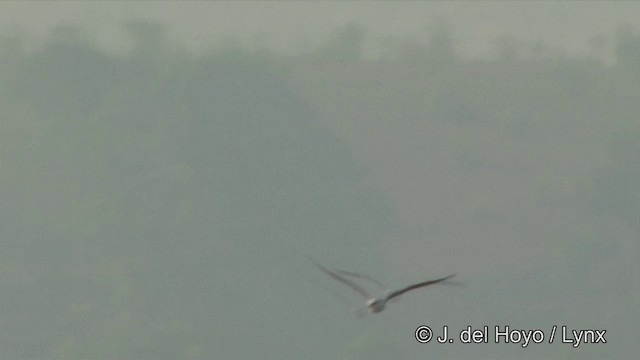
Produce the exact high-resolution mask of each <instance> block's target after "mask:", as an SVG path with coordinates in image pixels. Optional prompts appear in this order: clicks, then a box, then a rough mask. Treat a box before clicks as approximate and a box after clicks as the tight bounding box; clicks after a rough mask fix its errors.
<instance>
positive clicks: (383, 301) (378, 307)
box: [309, 258, 455, 314]
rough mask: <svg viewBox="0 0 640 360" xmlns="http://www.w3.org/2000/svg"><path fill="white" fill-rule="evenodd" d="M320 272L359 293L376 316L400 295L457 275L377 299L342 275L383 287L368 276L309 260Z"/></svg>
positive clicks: (370, 311)
mask: <svg viewBox="0 0 640 360" xmlns="http://www.w3.org/2000/svg"><path fill="white" fill-rule="evenodd" d="M309 259H310V260H311V261H312V262H313V263H314V264H315V265H316V266H317V267H318V268H319V269H320V270H322V271H323V272H324V273H326V274H327V275H329V276H331V277H332V278H333V279H335V280H338V281H340V282H341V283H343V284H345V285H347V286H349V287H350V288H351V289H352V290H354V291H355V292H357V293H358V294H360V295H361V296H362V297H364V298H365V300H366V306H367V310H368V312H369V313H372V314H375V313H379V312H381V311H382V310H384V309H385V307H386V305H387V303H388V302H389V301H391V300H395V299H397V298H398V297H399V296H400V295H402V294H404V293H407V292H409V291H412V290H415V289H419V288H423V287H426V286H429V285H434V284H437V283H440V282H443V281H446V280H449V279H450V278H452V277H454V276H455V274H452V275H449V276H445V277H443V278H439V279H435V280H428V281H423V282H420V283H417V284H414V285H410V286H407V287H405V288H402V289H399V290H395V291H391V292H387V293H386V294H385V295H384V296H382V297H380V298H376V297H373V296H371V295H370V294H369V293H368V292H367V291H366V290H365V289H364V288H362V287H361V286H359V285H358V284H356V283H354V282H353V281H351V280H349V279H347V278H346V277H344V276H341V274H342V275H347V276H352V277H358V278H363V279H368V280H371V281H373V282H375V283H376V284H378V285H380V286H382V284H380V283H379V282H378V281H376V280H374V279H373V278H371V277H369V276H366V275H360V274H357V273H353V272H349V271H341V270H337V271H331V270H329V269H327V268H325V267H324V266H322V265H320V264H318V263H317V262H316V261H315V260H313V259H311V258H309Z"/></svg>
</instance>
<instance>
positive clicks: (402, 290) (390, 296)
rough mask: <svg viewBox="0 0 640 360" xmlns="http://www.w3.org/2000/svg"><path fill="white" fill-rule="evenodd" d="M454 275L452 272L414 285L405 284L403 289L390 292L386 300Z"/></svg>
mask: <svg viewBox="0 0 640 360" xmlns="http://www.w3.org/2000/svg"><path fill="white" fill-rule="evenodd" d="M454 276H456V274H452V275H449V276H446V277H443V278H440V279H435V280H429V281H424V282H421V283H418V284H415V285H411V286H407V287H406V288H404V289H400V290H396V291H394V292H392V293H390V294H389V295H387V300H391V299H393V298H394V297H397V296H400V295H402V294H404V293H406V292H408V291H411V290H415V289H418V288H421V287H425V286H429V285H433V284H437V283H439V282H443V281H445V280H448V279H451V278H452V277H454Z"/></svg>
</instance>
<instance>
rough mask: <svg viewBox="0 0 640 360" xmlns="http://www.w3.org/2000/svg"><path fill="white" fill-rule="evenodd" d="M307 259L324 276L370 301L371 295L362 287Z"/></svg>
mask: <svg viewBox="0 0 640 360" xmlns="http://www.w3.org/2000/svg"><path fill="white" fill-rule="evenodd" d="M307 258H308V259H309V260H311V262H312V263H313V264H314V265H315V266H317V267H318V269H320V270H322V272H324V273H325V274H327V275H329V276H331V277H332V278H334V279H335V280H338V281H340V282H341V283H343V284H345V285H347V286H348V287H350V288H351V289H353V290H354V291H355V292H357V293H358V294H360V295H362V296H363V297H364V298H365V299H370V298H371V295H369V293H368V292H367V291H366V290H365V289H363V288H362V287H360V286H358V284H356V283H354V282H353V281H351V280H349V279H346V278H344V277H342V276H340V275H339V274H337V273H335V272H333V271H331V270H329V269H327V268H325V267H324V266H322V265H320V264H318V263H317V262H316V261H315V260H313V259H312V258H311V257H308V256H307Z"/></svg>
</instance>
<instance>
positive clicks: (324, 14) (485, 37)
mask: <svg viewBox="0 0 640 360" xmlns="http://www.w3.org/2000/svg"><path fill="white" fill-rule="evenodd" d="M0 10H1V11H0V24H2V27H3V28H11V27H13V26H15V25H18V26H20V27H23V28H25V29H28V30H29V33H30V34H32V35H36V34H37V35H39V36H44V35H45V34H46V33H47V32H48V31H49V30H51V28H53V27H55V26H56V25H58V24H60V23H67V24H79V25H82V26H83V28H86V29H89V30H90V31H92V32H93V33H94V35H95V37H96V38H98V39H100V40H101V42H102V45H103V46H105V47H109V48H121V46H122V43H121V40H122V38H123V37H122V29H121V28H120V27H118V26H116V24H118V23H121V22H123V21H129V20H136V19H137V20H158V21H161V22H162V23H165V24H167V25H169V28H170V33H171V35H172V36H174V37H175V39H177V40H179V41H180V43H181V44H187V46H189V47H192V48H201V47H202V46H205V47H208V46H211V45H212V44H214V45H215V44H219V43H221V42H224V41H226V40H228V39H232V40H233V41H235V42H241V43H243V44H245V45H247V46H268V47H270V48H273V49H277V50H280V51H286V52H299V51H305V50H309V49H311V48H313V47H315V46H317V45H319V44H320V43H322V42H323V41H326V40H327V39H328V38H329V37H330V36H331V34H332V32H334V31H335V29H336V28H339V27H341V26H344V25H345V24H349V23H353V24H359V25H363V26H365V27H366V29H367V31H368V32H369V33H370V42H369V43H368V45H367V50H368V54H369V55H371V56H376V54H378V53H379V51H380V49H379V43H378V42H379V41H383V42H384V41H385V40H388V39H389V38H392V39H398V38H404V39H407V38H409V39H418V40H419V39H424V38H426V37H427V36H428V35H429V34H430V33H432V32H433V30H434V28H435V27H437V25H438V24H439V23H440V22H446V23H447V24H450V25H451V27H452V30H453V36H454V38H455V40H456V47H457V48H458V49H459V51H460V53H461V54H465V55H468V56H473V57H487V56H492V54H495V47H494V45H495V41H496V39H497V38H499V37H500V36H504V35H508V36H512V37H514V38H516V39H518V40H522V41H527V42H539V41H542V42H544V43H545V44H547V45H548V46H550V47H553V48H558V49H561V50H562V51H565V52H566V53H568V54H584V53H588V52H591V51H592V47H593V44H592V43H590V40H592V39H593V38H602V39H604V40H605V41H611V40H612V39H613V36H614V35H615V33H616V32H617V31H618V30H619V28H620V27H621V26H628V27H631V28H634V29H639V28H640V4H638V3H636V2H585V1H575V2H572V1H562V2H552V1H545V2H504V1H497V2H491V1H487V2H465V1H456V2H435V1H433V2H432V1H429V2H417V1H411V2H369V3H367V2H277V1H264V2H260V1H256V2H251V1H246V2H244V1H243V2H205V1H198V2H190V1H181V2H171V1H167V2H154V3H153V5H150V4H149V3H148V2H145V1H141V2H136V1H132V2H115V1H103V2H77V1H60V2H55V3H53V2H22V1H3V2H2V3H0ZM610 45H611V44H608V45H605V47H604V50H606V56H610ZM596 51H598V50H596Z"/></svg>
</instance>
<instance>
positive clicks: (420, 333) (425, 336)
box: [416, 325, 433, 344]
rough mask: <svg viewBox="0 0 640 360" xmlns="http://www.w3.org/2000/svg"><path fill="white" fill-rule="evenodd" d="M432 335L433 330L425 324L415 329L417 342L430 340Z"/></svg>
mask: <svg viewBox="0 0 640 360" xmlns="http://www.w3.org/2000/svg"><path fill="white" fill-rule="evenodd" d="M432 337H433V332H432V331H431V328H430V327H428V326H427V325H422V326H418V328H417V329H416V340H418V342H419V343H422V344H426V343H428V342H429V341H431V338H432Z"/></svg>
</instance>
